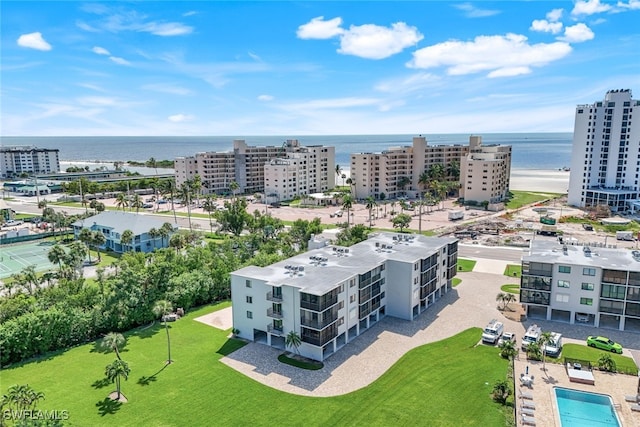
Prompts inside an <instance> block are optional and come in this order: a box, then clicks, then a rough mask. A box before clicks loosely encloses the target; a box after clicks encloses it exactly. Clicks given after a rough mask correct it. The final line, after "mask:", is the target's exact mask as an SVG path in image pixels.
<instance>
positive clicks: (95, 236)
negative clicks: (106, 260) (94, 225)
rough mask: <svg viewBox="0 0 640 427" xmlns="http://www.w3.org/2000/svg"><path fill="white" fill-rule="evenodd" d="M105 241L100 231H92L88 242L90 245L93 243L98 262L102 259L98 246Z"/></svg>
mask: <svg viewBox="0 0 640 427" xmlns="http://www.w3.org/2000/svg"><path fill="white" fill-rule="evenodd" d="M106 242H107V238H106V237H105V236H104V234H102V233H101V232H100V231H98V230H95V231H94V232H93V233H91V241H90V243H91V245H93V247H94V248H95V250H96V253H97V254H98V263H99V262H100V261H102V256H101V255H100V246H102V245H104V244H105V243H106Z"/></svg>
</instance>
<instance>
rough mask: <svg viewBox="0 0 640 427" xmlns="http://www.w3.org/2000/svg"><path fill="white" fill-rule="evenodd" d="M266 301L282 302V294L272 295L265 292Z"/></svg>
mask: <svg viewBox="0 0 640 427" xmlns="http://www.w3.org/2000/svg"><path fill="white" fill-rule="evenodd" d="M267 301H271V302H282V294H276V295H274V294H273V292H267Z"/></svg>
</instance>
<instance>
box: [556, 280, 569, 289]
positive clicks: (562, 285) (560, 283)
mask: <svg viewBox="0 0 640 427" xmlns="http://www.w3.org/2000/svg"><path fill="white" fill-rule="evenodd" d="M558 287H559V288H568V287H569V281H568V280H558Z"/></svg>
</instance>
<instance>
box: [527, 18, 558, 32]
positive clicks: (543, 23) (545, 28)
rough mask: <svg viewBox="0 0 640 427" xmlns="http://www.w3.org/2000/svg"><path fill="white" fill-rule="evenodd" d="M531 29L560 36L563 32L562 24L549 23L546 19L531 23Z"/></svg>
mask: <svg viewBox="0 0 640 427" xmlns="http://www.w3.org/2000/svg"><path fill="white" fill-rule="evenodd" d="M529 29H530V30H531V31H539V32H542V33H551V34H558V33H559V32H560V31H562V22H549V21H547V20H546V19H536V20H534V21H533V22H532V23H531V27H529Z"/></svg>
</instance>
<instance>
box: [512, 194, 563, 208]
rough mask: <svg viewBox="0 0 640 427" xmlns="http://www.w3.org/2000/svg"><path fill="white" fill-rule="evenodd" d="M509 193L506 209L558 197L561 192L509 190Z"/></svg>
mask: <svg viewBox="0 0 640 427" xmlns="http://www.w3.org/2000/svg"><path fill="white" fill-rule="evenodd" d="M509 195H510V198H509V201H508V202H507V209H518V208H521V207H523V206H525V205H530V204H531V203H536V202H541V201H543V200H549V199H553V198H555V197H560V196H561V195H562V194H559V193H540V192H533V191H516V190H511V191H509Z"/></svg>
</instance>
